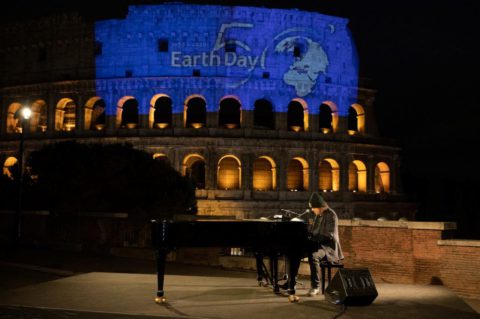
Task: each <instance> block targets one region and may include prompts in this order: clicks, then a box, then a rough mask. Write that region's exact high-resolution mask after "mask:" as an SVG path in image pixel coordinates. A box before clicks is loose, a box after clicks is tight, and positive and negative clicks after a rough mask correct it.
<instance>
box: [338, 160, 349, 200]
mask: <svg viewBox="0 0 480 319" xmlns="http://www.w3.org/2000/svg"><path fill="white" fill-rule="evenodd" d="M349 164H350V156H349V155H348V154H345V153H342V154H341V157H340V192H342V193H348V166H349Z"/></svg>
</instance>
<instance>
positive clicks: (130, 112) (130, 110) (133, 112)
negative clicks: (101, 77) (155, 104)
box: [116, 96, 138, 129]
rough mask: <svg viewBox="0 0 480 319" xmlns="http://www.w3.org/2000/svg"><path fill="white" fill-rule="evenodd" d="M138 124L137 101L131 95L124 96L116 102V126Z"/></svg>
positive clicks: (133, 125)
mask: <svg viewBox="0 0 480 319" xmlns="http://www.w3.org/2000/svg"><path fill="white" fill-rule="evenodd" d="M137 126H138V101H137V99H136V98H135V97H133V96H124V97H122V98H121V99H120V100H119V101H118V103H117V118H116V128H128V129H132V128H136V127H137Z"/></svg>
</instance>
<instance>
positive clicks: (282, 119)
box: [275, 112, 287, 131]
mask: <svg viewBox="0 0 480 319" xmlns="http://www.w3.org/2000/svg"><path fill="white" fill-rule="evenodd" d="M275 126H276V128H277V131H286V130H287V113H283V112H276V113H275Z"/></svg>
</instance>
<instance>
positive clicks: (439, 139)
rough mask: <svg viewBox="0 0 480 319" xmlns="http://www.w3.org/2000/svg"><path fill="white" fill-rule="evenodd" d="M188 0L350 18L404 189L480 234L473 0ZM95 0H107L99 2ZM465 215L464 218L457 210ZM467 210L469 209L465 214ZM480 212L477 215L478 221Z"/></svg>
mask: <svg viewBox="0 0 480 319" xmlns="http://www.w3.org/2000/svg"><path fill="white" fill-rule="evenodd" d="M183 2H185V3H203V4H224V5H252V6H264V7H272V8H274V7H276V8H292V7H295V8H298V9H302V10H308V11H317V12H320V13H324V14H331V15H335V16H341V17H346V18H348V19H349V20H350V24H349V25H350V29H351V31H352V33H353V36H354V39H355V42H356V46H357V49H358V53H359V60H360V72H361V76H362V77H367V78H370V79H371V80H372V83H373V86H374V88H375V89H377V90H378V93H377V98H376V113H377V117H378V119H379V126H380V130H381V134H382V135H383V136H386V137H392V138H395V139H396V140H397V141H398V143H399V145H400V146H401V147H402V149H403V151H402V154H401V155H402V158H403V162H402V163H403V164H402V170H403V177H404V188H405V189H406V190H407V191H408V192H411V193H412V194H414V196H413V199H414V200H417V201H418V202H419V203H420V210H419V215H418V216H419V217H420V218H424V219H452V220H460V219H462V218H463V219H465V218H467V219H469V220H470V222H467V223H466V224H465V223H464V225H467V224H469V226H466V227H467V228H468V227H470V228H471V229H470V230H469V229H467V230H466V232H467V233H468V234H469V235H468V236H470V237H471V236H472V235H474V236H478V237H480V233H478V231H475V230H474V228H473V226H471V225H476V226H475V227H476V228H480V210H478V209H477V208H476V207H477V206H479V205H478V204H477V201H476V199H477V197H478V195H480V187H479V186H478V185H479V184H480V182H477V180H478V181H480V169H477V166H479V164H478V161H477V160H476V158H475V157H474V156H473V154H472V152H473V151H474V150H475V148H476V147H477V146H478V145H480V143H479V138H478V136H480V134H479V132H478V131H479V129H480V122H479V120H478V116H476V115H475V114H476V111H477V109H478V108H480V105H479V102H478V101H479V98H478V97H477V87H478V85H479V84H480V83H479V82H480V81H479V80H478V76H479V74H478V70H479V69H480V68H479V62H478V58H479V57H480V55H479V54H478V51H476V50H474V47H475V46H477V45H478V43H477V42H478V39H479V35H478V33H476V30H477V29H478V26H477V23H478V22H477V21H478V16H479V13H480V12H479V10H475V8H474V3H475V1H467V0H457V1H444V0H437V1H432V0H416V1H412V0H404V1H396V0H383V1H380V0H376V1H373V0H371V1H368V0H365V1H359V0H357V1H341V0H308V1H307V0H296V1H289V2H286V1H265V0H257V1H252V0H243V1H242V0H237V1H235V0H233V1H215V0H210V1H183ZM97 3H103V2H101V1H97ZM114 3H115V5H112V4H111V3H103V4H102V5H101V7H98V4H93V3H89V2H84V1H78V0H72V1H59V0H57V1H33V0H17V1H15V2H14V3H13V7H11V8H10V9H7V10H3V11H2V12H1V18H2V19H4V20H5V19H12V18H18V17H28V16H35V15H40V14H45V13H48V12H52V11H53V12H54V11H59V10H64V9H80V10H82V11H83V12H84V14H85V15H86V16H87V17H91V18H95V17H104V18H107V17H115V16H121V15H122V14H123V13H124V12H125V8H126V4H127V3H130V4H140V3H159V1H148V0H147V1H145V0H144V1H132V0H119V1H115V2H114ZM459 216H460V217H459ZM462 216H463V217H462ZM472 218H473V219H472ZM468 236H467V237H468Z"/></svg>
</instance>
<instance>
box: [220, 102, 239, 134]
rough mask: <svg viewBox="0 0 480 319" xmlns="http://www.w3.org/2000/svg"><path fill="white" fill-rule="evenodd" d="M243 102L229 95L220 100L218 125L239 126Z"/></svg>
mask: <svg viewBox="0 0 480 319" xmlns="http://www.w3.org/2000/svg"><path fill="white" fill-rule="evenodd" d="M241 107H242V106H241V104H240V101H239V100H238V99H236V98H233V97H227V98H224V99H222V100H221V101H220V108H219V110H218V126H219V127H226V128H238V127H240V122H241Z"/></svg>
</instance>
